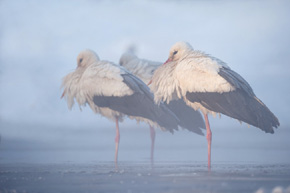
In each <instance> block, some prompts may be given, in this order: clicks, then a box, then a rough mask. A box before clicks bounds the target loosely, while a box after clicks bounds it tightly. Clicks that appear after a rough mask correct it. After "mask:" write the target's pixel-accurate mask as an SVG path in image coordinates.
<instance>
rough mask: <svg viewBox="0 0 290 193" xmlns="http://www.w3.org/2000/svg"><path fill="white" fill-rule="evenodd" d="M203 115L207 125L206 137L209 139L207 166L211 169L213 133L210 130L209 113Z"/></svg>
mask: <svg viewBox="0 0 290 193" xmlns="http://www.w3.org/2000/svg"><path fill="white" fill-rule="evenodd" d="M203 115H204V120H205V126H206V139H207V152H208V162H207V167H208V171H210V170H211V139H212V133H211V130H210V126H209V121H208V117H207V114H203Z"/></svg>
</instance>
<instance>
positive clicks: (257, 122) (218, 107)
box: [151, 42, 280, 171]
mask: <svg viewBox="0 0 290 193" xmlns="http://www.w3.org/2000/svg"><path fill="white" fill-rule="evenodd" d="M151 83H152V86H151V89H152V91H153V93H154V99H155V101H156V102H157V103H158V102H160V101H167V102H170V101H171V100H172V99H173V98H174V97H175V96H178V97H179V98H183V99H184V100H185V102H186V104H187V105H188V106H190V107H192V108H193V109H195V110H197V109H200V111H201V112H202V113H203V115H204V118H205V122H206V130H207V135H206V137H207V140H208V169H209V171H210V168H211V140H212V133H211V129H210V125H209V121H208V114H209V113H210V114H212V115H215V114H216V113H221V114H224V115H227V116H229V117H232V118H234V119H237V120H239V121H242V122H245V123H248V124H250V125H253V126H255V127H257V128H260V129H261V130H263V131H265V132H266V133H274V129H273V128H274V127H275V128H277V127H278V126H279V125H280V124H279V121H278V119H277V118H276V116H275V115H274V114H273V113H272V112H271V111H270V110H269V109H268V108H267V107H266V105H265V104H264V103H263V102H262V101H261V100H260V99H258V98H257V97H256V95H255V94H254V92H253V90H252V88H251V87H250V85H249V84H248V83H247V81H246V80H244V79H243V78H242V77H241V76H240V75H239V74H238V73H236V72H235V71H233V70H231V69H230V68H229V67H228V66H227V65H226V64H225V63H224V62H223V61H221V60H219V59H217V58H215V57H212V56H210V55H208V54H205V53H203V52H200V51H197V50H194V49H193V48H192V47H191V45H190V44H188V43H186V42H177V43H176V44H175V45H173V46H172V47H171V49H170V53H169V58H168V60H167V61H166V62H165V63H164V64H163V65H162V66H161V67H160V68H158V69H157V70H156V71H155V73H154V75H153V77H152V81H151Z"/></svg>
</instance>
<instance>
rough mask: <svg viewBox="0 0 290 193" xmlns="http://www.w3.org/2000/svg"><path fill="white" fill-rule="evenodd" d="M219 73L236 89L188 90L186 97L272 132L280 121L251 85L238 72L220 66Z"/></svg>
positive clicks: (215, 110) (212, 109) (210, 108)
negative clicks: (215, 90) (221, 90)
mask: <svg viewBox="0 0 290 193" xmlns="http://www.w3.org/2000/svg"><path fill="white" fill-rule="evenodd" d="M219 75H220V76H222V77H223V78H224V79H225V80H227V81H228V82H229V83H230V84H232V85H233V86H234V87H235V88H236V90H234V91H230V92H223V93H215V92H188V93H187V94H186V98H187V99H188V100H189V101H191V102H198V103H200V104H201V105H203V106H204V107H205V108H207V109H209V110H211V111H214V112H219V113H222V114H225V115H227V116H229V117H232V118H235V119H238V120H240V121H243V122H246V123H248V124H251V125H253V126H255V127H258V128H260V129H262V130H263V131H265V132H267V133H274V130H273V127H275V128H277V127H278V126H279V125H280V123H279V120H278V119H277V117H276V116H275V115H274V114H273V113H272V112H271V111H270V110H269V109H268V107H267V106H266V105H265V104H264V103H263V102H262V101H261V100H260V99H258V98H257V97H256V96H255V94H254V92H253V90H252V88H251V86H250V85H249V84H248V83H247V81H245V80H244V79H243V78H242V77H241V76H240V75H239V74H238V73H236V72H234V71H232V70H231V69H229V68H224V67H223V68H221V69H220V71H219Z"/></svg>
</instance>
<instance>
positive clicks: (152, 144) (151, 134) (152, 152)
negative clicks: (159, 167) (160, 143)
mask: <svg viewBox="0 0 290 193" xmlns="http://www.w3.org/2000/svg"><path fill="white" fill-rule="evenodd" d="M155 135H156V133H155V129H154V127H152V126H150V137H151V157H150V158H151V166H153V165H154V144H155Z"/></svg>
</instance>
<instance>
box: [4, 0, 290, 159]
mask: <svg viewBox="0 0 290 193" xmlns="http://www.w3.org/2000/svg"><path fill="white" fill-rule="evenodd" d="M289 10H290V2H289V1H287V0H278V1H270V0H269V1H267V0H266V1H223V0H221V1H210V0H208V1H186V0H184V1H174V0H171V1H162V0H160V1H149V0H148V1H142V2H141V1H133V0H131V1H130V0H129V1H124V2H121V1H91V0H86V1H61V2H60V1H47V2H46V1H36V0H32V1H24V0H20V1H10V0H2V1H1V2H0V93H1V94H0V135H1V144H0V161H2V162H10V161H13V160H16V158H17V159H22V161H24V162H43V161H44V162H57V161H82V162H86V161H113V153H114V146H115V144H114V136H115V123H114V122H112V121H109V120H108V119H106V118H104V117H101V116H100V115H96V114H94V113H93V112H92V111H91V109H90V108H89V107H88V106H87V107H85V108H82V111H81V110H80V109H79V107H78V106H77V105H75V106H74V108H73V109H72V111H69V110H68V108H67V105H66V102H65V101H64V100H61V99H60V96H61V94H62V90H61V89H60V85H61V81H62V78H63V77H64V76H65V75H66V74H68V73H69V72H71V71H73V70H74V69H75V68H76V57H77V55H78V53H79V52H80V51H81V50H83V49H86V48H89V49H92V50H94V51H96V52H97V54H98V55H99V56H100V58H101V59H105V60H110V61H113V62H115V63H118V61H119V58H120V56H121V55H122V53H123V52H124V51H126V49H127V48H128V47H129V46H131V45H135V46H136V48H137V55H138V56H139V57H140V58H146V59H150V60H155V61H160V62H164V61H165V60H166V59H167V57H168V54H169V49H170V47H171V46H172V45H173V44H174V43H175V42H177V41H180V40H184V41H188V42H189V43H190V44H191V45H192V46H193V47H194V48H195V49H198V50H202V51H205V52H206V53H209V54H211V55H213V56H215V57H217V58H220V59H221V60H223V61H224V62H226V63H227V64H228V65H229V66H230V67H231V68H232V69H233V70H235V71H236V72H238V73H239V74H240V75H242V76H243V77H244V78H245V79H246V80H247V81H248V82H249V84H250V85H251V86H252V88H253V90H254V92H255V94H256V95H257V96H258V97H259V98H260V99H261V100H262V101H263V102H264V103H265V104H266V105H267V106H268V107H269V109H270V110H271V111H272V112H273V113H274V114H275V115H276V116H277V117H278V118H279V120H280V124H281V126H280V127H279V129H278V130H276V133H275V134H274V135H271V134H265V133H264V132H262V131H261V130H259V129H257V128H255V127H253V126H251V127H248V126H247V125H246V124H244V123H243V124H242V125H240V123H239V122H238V121H236V120H233V119H230V118H228V117H226V116H222V117H221V119H220V118H218V117H217V118H213V117H211V116H210V123H211V126H212V131H213V150H212V151H213V156H212V159H213V163H214V161H216V162H218V161H232V162H239V161H240V162H270V163H284V162H286V163H289V162H290V152H289V149H290V141H289V136H290V128H289V126H290V119H289V114H290V110H289V108H290V103H289V99H290V84H289V83H290V75H289V73H290V63H289V61H290V36H289V34H290V20H289V18H290V11H289ZM120 128H121V144H120V154H119V155H120V161H130V160H141V161H147V160H149V151H150V137H149V136H150V135H149V129H148V126H147V125H146V124H143V123H141V124H139V125H138V124H137V123H136V122H135V121H132V120H128V119H126V120H125V121H124V122H123V123H121V124H120ZM206 152H207V146H206V140H205V137H202V136H197V135H195V134H193V133H189V132H187V131H180V132H176V133H175V134H174V135H171V134H170V133H169V132H162V131H159V130H158V131H157V137H156V152H155V155H156V160H157V161H205V160H206V159H207V157H206ZM51 155H52V156H51Z"/></svg>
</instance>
